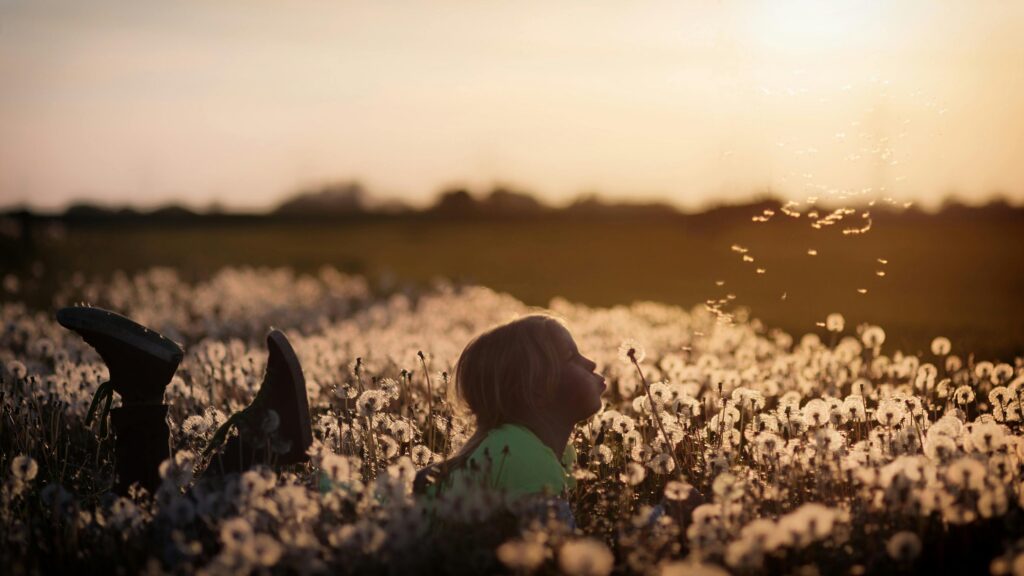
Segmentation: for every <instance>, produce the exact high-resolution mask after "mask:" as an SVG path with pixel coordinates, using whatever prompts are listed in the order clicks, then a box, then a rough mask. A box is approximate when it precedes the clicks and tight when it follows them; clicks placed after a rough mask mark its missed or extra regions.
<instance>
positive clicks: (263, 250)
mask: <svg viewBox="0 0 1024 576" xmlns="http://www.w3.org/2000/svg"><path fill="white" fill-rule="evenodd" d="M808 224H809V222H808V220H807V219H806V218H801V219H798V220H791V219H789V218H787V217H784V216H782V215H778V216H776V217H775V219H773V220H772V221H770V222H768V223H764V224H756V223H752V222H751V221H750V219H749V216H742V217H741V215H736V216H735V217H728V218H727V217H718V218H714V217H712V216H707V217H703V218H702V217H700V216H696V217H680V218H673V217H661V218H644V219H640V218H632V219H630V218H622V219H612V218H591V219H575V220H574V219H571V218H566V217H559V218H536V219H489V220H475V221H474V220H466V219H462V220H454V219H428V218H375V219H366V220H358V219H351V220H345V221H334V222H326V221H318V222H297V221H290V222H289V221H270V220H268V221H262V220H245V221H238V222H231V223H223V222H221V223H209V222H206V223H204V222H202V221H200V222H193V223H188V224H182V225H174V224H158V225H130V226H122V227H119V228H114V227H111V226H99V225H91V226H85V225H77V226H75V225H65V226H63V227H62V228H61V229H60V230H61V231H60V233H59V234H56V235H52V234H49V235H45V236H46V237H45V238H44V239H40V240H39V241H38V242H37V243H36V247H35V253H34V254H33V255H31V256H26V255H25V254H24V253H20V254H16V251H8V250H5V252H6V253H7V255H6V256H5V257H0V267H2V268H0V269H7V271H17V270H19V269H22V270H24V269H27V268H28V266H29V263H31V262H41V263H43V265H44V268H43V273H42V274H41V277H40V278H38V279H36V280H32V281H29V282H28V283H23V286H22V290H23V291H28V292H31V293H32V294H31V295H26V294H20V295H17V296H18V298H19V299H26V300H29V301H31V302H34V303H35V304H36V305H38V306H40V307H45V306H47V305H49V300H48V299H49V298H50V295H51V294H52V292H53V289H54V287H55V286H57V285H58V284H59V283H60V282H62V281H64V280H66V279H68V278H69V277H70V275H71V274H72V271H76V272H81V273H84V274H85V275H87V276H92V275H101V276H102V275H109V274H111V273H113V272H114V271H116V270H123V271H126V272H134V271H138V270H141V269H144V268H148V267H151V266H170V267H174V268H176V269H178V270H179V272H181V273H182V275H183V276H184V277H185V278H187V279H191V280H198V279H202V278H205V277H208V276H209V275H210V274H212V273H214V272H215V271H216V270H218V269H220V268H221V267H223V266H227V265H252V266H275V267H276V266H289V267H292V268H294V269H296V270H298V271H315V270H316V269H317V268H319V267H320V266H322V265H325V264H329V265H333V266H336V267H338V268H340V269H342V270H345V271H349V272H357V273H361V274H365V275H367V276H368V277H370V278H373V279H375V280H377V281H379V282H382V283H383V284H385V285H397V286H401V285H403V284H414V285H424V284H427V283H429V282H430V281H431V280H432V279H434V278H436V277H448V278H453V279H456V280H460V281H468V282H477V283H481V284H484V285H487V286H489V287H492V288H494V289H496V290H499V291H506V292H509V293H511V294H513V295H514V296H516V297H517V298H519V299H521V300H523V301H524V302H526V303H528V304H533V305H540V306H545V305H547V304H548V303H549V302H550V299H551V298H553V297H555V296H561V297H565V298H567V299H569V300H572V301H575V302H580V303H584V304H588V305H593V306H610V305H615V304H628V303H630V302H632V301H637V300H655V301H661V302H665V303H670V304H678V305H683V306H693V305H697V304H700V303H703V302H705V301H706V300H708V299H717V298H725V297H726V296H727V295H728V294H732V295H734V296H735V300H733V301H732V304H734V305H739V306H744V307H748V308H749V309H750V310H751V312H752V314H753V316H755V317H757V318H760V319H761V320H763V321H764V322H765V323H766V325H768V326H769V327H778V328H781V329H783V330H786V331H788V332H790V333H792V334H794V335H800V334H803V333H805V332H808V331H818V332H823V329H822V328H820V327H817V326H816V325H815V323H816V322H823V321H824V318H825V316H826V315H827V314H829V313H831V312H840V313H842V314H843V315H844V316H845V317H846V320H847V322H848V323H852V324H859V323H862V322H866V323H872V324H880V325H882V326H884V327H885V328H886V332H887V334H888V338H889V342H890V343H891V344H892V345H893V346H894V347H897V348H902V349H905V350H907V351H909V352H919V351H924V350H927V347H928V344H929V342H930V341H931V339H932V338H934V337H935V336H939V335H945V336H948V337H950V338H951V339H952V340H953V343H954V352H956V351H960V352H964V351H966V350H971V351H974V352H975V353H977V354H979V355H984V356H989V357H998V358H1003V359H1010V358H1012V357H1013V356H1015V355H1019V354H1022V353H1024V322H1021V321H1020V319H1021V318H1024V299H1021V298H1020V294H1022V293H1024V253H1022V252H1021V250H1020V249H1019V247H1020V246H1022V245H1024V226H1022V224H1024V218H1022V217H1021V216H1020V215H1019V214H1018V213H1017V212H1016V211H1008V212H1006V213H996V214H982V215H980V216H979V215H977V214H975V215H970V214H969V215H967V216H963V215H961V216H953V215H949V214H946V215H939V216H925V215H920V214H905V215H895V214H890V215H881V216H878V215H876V216H875V223H874V226H873V228H872V229H871V230H870V231H869V232H868V233H866V234H863V235H843V234H841V232H840V229H841V228H842V227H843V223H840V224H837V225H835V226H832V227H831V228H826V229H822V230H813V229H811V228H810V226H808ZM733 244H740V245H742V246H744V247H746V248H748V249H749V252H748V254H750V255H752V256H753V257H754V258H755V261H754V262H753V263H744V262H742V261H741V258H740V255H739V254H737V253H735V252H733V251H731V250H730V246H731V245H733ZM810 248H814V249H816V250H817V251H818V255H817V256H809V255H808V254H807V250H808V249H810ZM879 258H882V259H885V260H887V261H888V263H887V264H882V263H880V262H879V261H878V259H879ZM759 267H761V268H764V269H765V270H766V271H765V273H764V274H757V273H756V272H755V270H756V268H759ZM878 270H882V271H884V272H885V274H886V275H885V276H884V277H879V276H877V275H876V271H878ZM716 280H724V282H725V284H724V285H723V286H720V287H719V286H717V285H716V284H715V281H716ZM858 288H867V290H868V292H867V294H860V293H858V292H857V289H858ZM783 294H785V297H784V298H783Z"/></svg>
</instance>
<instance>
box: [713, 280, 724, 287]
mask: <svg viewBox="0 0 1024 576" xmlns="http://www.w3.org/2000/svg"><path fill="white" fill-rule="evenodd" d="M715 286H725V280H715Z"/></svg>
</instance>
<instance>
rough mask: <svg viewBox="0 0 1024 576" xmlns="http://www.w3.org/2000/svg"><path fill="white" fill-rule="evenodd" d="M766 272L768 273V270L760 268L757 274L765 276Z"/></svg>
mask: <svg viewBox="0 0 1024 576" xmlns="http://www.w3.org/2000/svg"><path fill="white" fill-rule="evenodd" d="M765 272H767V270H765V269H764V268H758V269H757V273H758V274H764V273H765Z"/></svg>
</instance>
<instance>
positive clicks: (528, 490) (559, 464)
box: [427, 424, 576, 498]
mask: <svg viewBox="0 0 1024 576" xmlns="http://www.w3.org/2000/svg"><path fill="white" fill-rule="evenodd" d="M488 456H489V458H488ZM474 464H475V468H474ZM575 464H576V450H575V448H573V445H572V442H569V443H568V444H566V446H565V451H564V452H563V453H562V458H561V460H559V459H558V458H556V457H555V453H554V452H553V451H552V450H551V448H549V447H548V446H547V444H544V442H542V441H541V439H540V438H538V437H537V435H536V434H534V433H533V432H532V431H531V430H530V429H529V428H527V427H525V426H520V425H518V424H503V425H501V426H499V427H497V428H495V429H494V430H491V431H490V432H488V433H487V436H486V437H485V438H484V440H483V442H481V443H480V445H479V446H477V447H476V449H475V450H473V453H472V454H470V456H469V458H468V459H467V461H466V463H465V464H464V465H463V466H462V467H460V468H458V469H456V470H453V471H452V472H451V473H450V474H449V478H448V479H447V480H445V481H444V482H443V485H444V488H443V489H442V491H444V492H447V491H449V490H454V491H456V492H457V491H459V490H460V487H461V486H465V485H466V483H469V482H474V481H476V482H480V481H482V480H483V479H484V478H486V479H487V486H489V487H491V488H496V489H499V490H502V491H504V492H505V494H506V495H507V496H510V497H512V498H518V497H520V496H525V495H529V494H543V493H545V492H546V493H547V494H548V495H551V496H559V497H562V496H565V494H566V492H567V491H569V490H572V489H573V488H575V487H576V480H575V479H574V478H573V477H572V469H573V467H574V466H575ZM488 469H489V470H490V473H489V475H487V476H486V477H484V476H483V473H484V471H485V470H488ZM427 493H428V494H429V495H431V496H435V495H436V489H435V487H430V488H428V490H427Z"/></svg>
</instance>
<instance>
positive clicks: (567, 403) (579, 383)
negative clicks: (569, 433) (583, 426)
mask: <svg viewBox="0 0 1024 576" xmlns="http://www.w3.org/2000/svg"><path fill="white" fill-rule="evenodd" d="M558 349H559V355H560V357H561V359H562V362H563V364H562V382H561V386H560V387H559V390H558V391H557V392H556V394H555V398H554V400H555V401H554V404H553V406H552V408H553V409H554V410H555V412H556V413H557V414H558V416H559V417H560V418H564V419H565V420H566V421H571V422H572V423H573V424H575V423H576V422H580V421H582V420H586V419H587V418H589V417H591V416H593V415H594V414H596V413H597V411H598V410H600V409H601V394H602V393H604V391H605V389H606V388H607V385H606V384H605V381H604V377H603V376H601V375H600V374H596V373H594V369H595V368H597V364H595V363H594V362H593V361H592V360H590V359H589V358H587V357H586V356H583V355H582V354H580V351H579V349H578V348H577V347H576V341H575V340H573V338H572V335H571V334H569V331H568V330H566V329H564V328H561V329H560V330H559V334H558Z"/></svg>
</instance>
